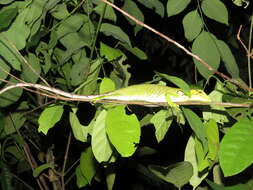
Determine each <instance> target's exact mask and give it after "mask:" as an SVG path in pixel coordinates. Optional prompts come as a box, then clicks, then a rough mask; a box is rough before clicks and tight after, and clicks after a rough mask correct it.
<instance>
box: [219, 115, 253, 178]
mask: <svg viewBox="0 0 253 190" xmlns="http://www.w3.org/2000/svg"><path fill="white" fill-rule="evenodd" d="M252 126H253V121H252V118H251V120H249V119H248V118H243V119H241V120H239V121H238V122H236V123H235V124H234V125H233V126H232V127H231V129H230V130H229V131H228V132H227V133H226V134H225V136H224V137H223V139H222V141H221V144H220V153H219V156H220V165H221V168H222V171H223V173H224V175H225V176H232V175H235V174H238V173H240V172H241V171H243V170H244V169H246V168H247V167H248V166H250V165H251V164H252V163H253V151H252V144H253V138H252V136H253V128H252Z"/></svg>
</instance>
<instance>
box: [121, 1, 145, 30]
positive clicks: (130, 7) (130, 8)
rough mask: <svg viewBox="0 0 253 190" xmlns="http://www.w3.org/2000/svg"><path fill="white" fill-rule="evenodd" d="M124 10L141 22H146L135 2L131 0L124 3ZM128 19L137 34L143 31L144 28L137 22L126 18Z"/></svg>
mask: <svg viewBox="0 0 253 190" xmlns="http://www.w3.org/2000/svg"><path fill="white" fill-rule="evenodd" d="M122 9H123V10H124V11H126V12H128V13H129V14H130V15H132V16H134V17H135V18H137V19H138V20H140V21H141V22H144V15H143V13H142V12H141V10H140V9H139V7H138V6H137V5H136V3H135V2H134V1H129V0H127V1H124V5H123V7H122ZM126 19H127V20H128V22H129V23H130V24H131V25H133V26H134V31H135V34H136V33H137V32H139V31H140V30H141V28H142V27H141V26H140V25H139V24H137V23H136V22H134V21H133V20H131V19H130V18H128V17H126Z"/></svg>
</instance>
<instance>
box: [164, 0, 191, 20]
mask: <svg viewBox="0 0 253 190" xmlns="http://www.w3.org/2000/svg"><path fill="white" fill-rule="evenodd" d="M190 2H191V0H168V2H167V14H168V17H170V16H173V15H177V14H179V13H181V12H182V11H183V10H184V9H185V8H186V7H187V6H188V5H189V3H190Z"/></svg>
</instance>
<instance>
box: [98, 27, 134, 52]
mask: <svg viewBox="0 0 253 190" xmlns="http://www.w3.org/2000/svg"><path fill="white" fill-rule="evenodd" d="M100 32H103V33H104V34H105V35H107V36H113V37H114V38H116V39H118V40H120V41H121V42H125V43H127V44H128V45H129V46H130V47H131V42H130V39H129V37H128V35H127V34H126V33H125V32H124V31H123V30H122V29H121V28H120V27H118V26H115V25H112V24H109V23H103V24H102V25H101V28H100Z"/></svg>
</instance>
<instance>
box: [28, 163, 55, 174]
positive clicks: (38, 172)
mask: <svg viewBox="0 0 253 190" xmlns="http://www.w3.org/2000/svg"><path fill="white" fill-rule="evenodd" d="M48 168H52V169H53V168H54V166H53V164H52V163H46V164H42V165H40V166H38V167H37V168H35V169H34V170H33V177H38V176H39V175H40V173H41V172H43V171H44V170H46V169H48Z"/></svg>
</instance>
